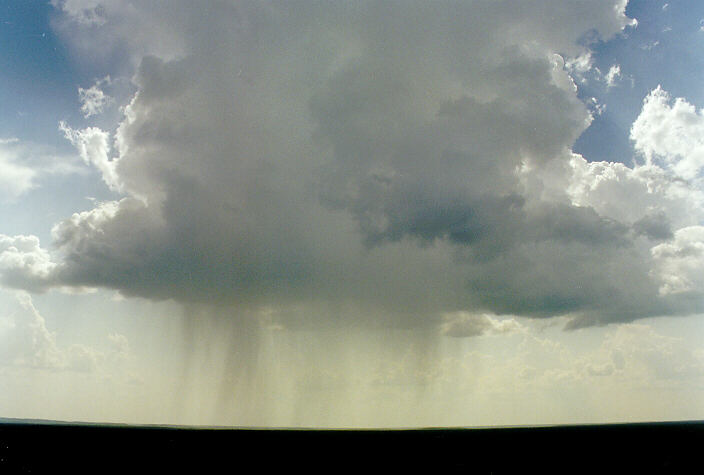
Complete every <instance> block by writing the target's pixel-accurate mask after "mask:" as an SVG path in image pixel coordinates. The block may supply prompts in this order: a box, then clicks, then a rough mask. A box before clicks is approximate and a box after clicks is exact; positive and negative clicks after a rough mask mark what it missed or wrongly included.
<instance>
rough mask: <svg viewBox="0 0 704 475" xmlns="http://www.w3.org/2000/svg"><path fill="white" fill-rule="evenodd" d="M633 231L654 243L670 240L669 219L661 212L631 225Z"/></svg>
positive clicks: (644, 217)
mask: <svg viewBox="0 0 704 475" xmlns="http://www.w3.org/2000/svg"><path fill="white" fill-rule="evenodd" d="M633 231H635V232H636V233H637V234H640V235H643V236H647V237H648V238H650V239H652V240H655V241H665V240H668V239H672V238H673V237H674V234H673V232H672V228H671V224H670V219H669V218H668V217H667V215H666V214H665V213H664V212H663V211H660V212H655V213H650V214H647V215H645V216H643V217H642V218H641V219H639V220H638V221H636V222H635V223H633Z"/></svg>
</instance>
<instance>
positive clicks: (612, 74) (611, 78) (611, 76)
mask: <svg viewBox="0 0 704 475" xmlns="http://www.w3.org/2000/svg"><path fill="white" fill-rule="evenodd" d="M621 77H622V76H621V66H620V65H618V64H614V65H613V66H611V67H610V68H609V72H607V73H606V76H605V77H604V79H605V80H606V87H613V86H614V85H616V81H618V80H619V79H620V78H621Z"/></svg>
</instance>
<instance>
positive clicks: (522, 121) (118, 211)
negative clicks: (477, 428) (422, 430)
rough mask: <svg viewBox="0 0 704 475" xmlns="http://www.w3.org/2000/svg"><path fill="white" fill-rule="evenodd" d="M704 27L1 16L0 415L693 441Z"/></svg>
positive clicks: (61, 4) (607, 16)
mask: <svg viewBox="0 0 704 475" xmlns="http://www.w3.org/2000/svg"><path fill="white" fill-rule="evenodd" d="M633 20H636V21H637V24H635V22H634V21H633ZM703 21H704V5H702V4H701V2H697V1H671V2H669V3H666V2H662V1H660V0H657V1H656V0H651V1H645V0H642V1H636V0H631V1H629V2H626V1H625V0H595V1H594V2H581V1H579V0H574V1H564V0H545V1H543V2H532V3H531V2H525V3H524V4H522V8H521V9H517V8H515V3H514V2H510V1H484V0H472V1H470V0H468V1H466V2H459V3H454V4H450V3H448V4H446V3H443V2H439V3H438V4H437V5H435V4H434V5H433V7H432V8H431V7H430V6H429V4H427V3H426V2H417V3H411V2H408V3H406V2H399V3H398V4H390V3H384V2H370V3H364V2H350V3H346V4H335V3H332V4H325V5H323V6H321V5H317V4H314V3H313V2H300V3H297V7H296V8H292V7H291V5H290V4H288V3H285V2H284V3H281V4H272V5H268V6H267V5H265V4H264V3H261V2H232V3H230V2H218V3H213V4H209V3H207V4H193V3H192V2H188V1H183V2H180V1H175V2H173V3H170V4H169V7H168V8H166V7H164V6H163V5H161V4H159V3H154V2H149V1H141V0H134V1H129V2H127V1H120V0H56V1H53V2H47V1H37V0H31V1H20V0H17V1H9V2H5V3H4V4H3V5H2V6H0V217H1V219H0V408H2V409H0V412H2V413H0V416H3V417H30V418H31V417H36V418H48V419H71V420H93V421H116V422H136V423H144V422H148V423H185V424H216V425H227V424H233V425H274V426H334V427H340V426H345V427H358V426H370V425H375V426H379V425H381V426H387V427H388V426H429V425H501V424H510V425H515V424H545V423H575V422H616V421H619V422H623V421H637V420H675V419H695V418H699V419H701V417H702V414H704V405H703V401H704V397H703V396H704V394H702V391H703V389H702V388H704V347H702V344H701V342H702V341H704V340H702V338H701V336H702V335H703V334H704V333H703V332H704V319H702V314H704V278H702V275H704V251H702V250H703V249H704V211H703V210H704V183H703V182H702V179H701V178H702V169H704V142H702V140H701V137H702V134H704V114H702V112H701V108H702V107H703V106H704V90H703V89H702V84H704V77H702V76H703V74H704V64H703V61H704V56H703V55H704V53H702V51H703V50H702V48H701V47H700V45H701V42H702V41H704V30H702V28H704V23H702V22H703ZM595 32H596V33H595ZM589 38H591V39H594V38H598V39H599V40H598V41H596V42H594V41H591V42H590V41H586V39H589ZM557 55H559V57H558V56H557ZM575 86H576V89H575ZM658 86H659V87H658ZM590 121H591V124H590V125H589V126H588V127H587V124H588V123H589V122H590Z"/></svg>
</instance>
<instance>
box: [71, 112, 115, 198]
mask: <svg viewBox="0 0 704 475" xmlns="http://www.w3.org/2000/svg"><path fill="white" fill-rule="evenodd" d="M59 130H61V131H62V132H63V133H64V136H65V137H66V138H67V139H68V140H69V141H70V142H71V143H72V144H73V146H74V147H76V149H77V150H78V153H79V155H80V157H81V158H82V159H83V161H84V162H85V163H86V164H88V165H93V166H94V167H96V168H97V169H98V170H99V171H100V173H101V174H102V176H103V181H104V182H105V184H106V185H108V187H109V188H110V189H111V190H114V191H119V190H120V189H121V182H120V178H119V177H118V175H117V172H116V171H115V166H116V162H115V161H111V160H110V134H109V133H108V132H105V131H103V130H101V129H99V128H98V127H87V128H85V129H82V130H77V129H72V128H71V127H69V126H68V125H66V123H65V122H60V123H59Z"/></svg>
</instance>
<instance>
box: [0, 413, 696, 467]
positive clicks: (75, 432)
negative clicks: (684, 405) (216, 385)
mask: <svg viewBox="0 0 704 475" xmlns="http://www.w3.org/2000/svg"><path fill="white" fill-rule="evenodd" d="M3 421H4V422H0V474H2V475H4V474H12V473H62V472H61V471H58V470H61V469H66V470H68V472H66V473H77V472H78V473H145V472H148V473H169V472H171V471H173V470H174V469H177V470H178V472H179V473H188V472H193V473H234V472H247V473H251V472H262V473H269V471H270V470H269V469H272V468H273V469H277V468H278V469H281V468H286V469H288V470H292V469H294V468H302V469H303V470H304V472H303V473H304V474H305V473H308V472H309V471H310V470H311V469H312V470H315V471H318V470H321V471H322V470H324V471H325V472H332V473H338V472H339V473H347V472H348V469H352V470H354V471H355V472H356V471H359V470H360V469H361V470H364V471H365V472H369V471H371V472H376V471H377V470H378V469H395V470H396V469H399V468H402V469H408V468H419V469H432V470H433V472H432V473H437V470H438V469H447V468H451V469H461V471H462V472H463V473H523V472H524V471H527V470H528V469H531V473H532V472H533V471H535V472H536V473H546V472H549V473H624V474H630V473H702V472H701V470H702V469H701V465H702V462H701V461H700V460H701V455H702V449H703V447H704V446H703V445H702V443H703V442H704V422H699V421H697V422H677V423H652V424H615V425H582V426H558V427H531V428H490V429H428V430H369V431H359V430H350V431H340V430H252V429H183V428H169V427H158V428H157V427H135V426H121V425H89V424H81V425H74V424H54V423H48V422H43V421H40V422H26V421H12V420H3Z"/></svg>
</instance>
